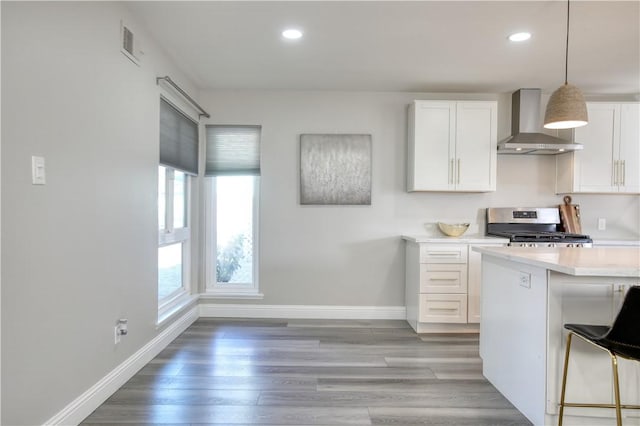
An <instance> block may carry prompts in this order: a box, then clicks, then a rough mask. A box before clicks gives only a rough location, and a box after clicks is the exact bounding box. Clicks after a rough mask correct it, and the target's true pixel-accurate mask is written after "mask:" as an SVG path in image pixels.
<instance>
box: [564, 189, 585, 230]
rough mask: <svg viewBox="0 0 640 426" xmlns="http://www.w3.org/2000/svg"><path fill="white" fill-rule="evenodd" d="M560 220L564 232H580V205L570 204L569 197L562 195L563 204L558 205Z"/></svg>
mask: <svg viewBox="0 0 640 426" xmlns="http://www.w3.org/2000/svg"><path fill="white" fill-rule="evenodd" d="M560 221H561V222H562V227H563V228H564V231H565V232H569V233H571V234H582V226H581V225H580V206H578V205H577V204H571V197H569V196H568V195H567V196H565V197H564V204H563V205H560Z"/></svg>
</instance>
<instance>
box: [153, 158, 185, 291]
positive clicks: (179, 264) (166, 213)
mask: <svg viewBox="0 0 640 426" xmlns="http://www.w3.org/2000/svg"><path fill="white" fill-rule="evenodd" d="M158 176H159V178H158V182H159V183H158V223H159V224H160V226H159V228H160V229H159V237H158V301H160V302H163V301H168V300H170V299H172V298H173V297H175V296H177V295H179V294H181V293H183V292H185V291H186V290H187V286H186V284H187V283H188V273H187V272H188V270H187V268H185V265H187V264H188V262H187V261H188V258H189V256H188V253H189V248H188V242H189V227H188V226H187V222H186V215H185V212H186V211H187V207H188V206H187V200H188V197H187V179H188V177H187V175H186V173H184V172H181V171H179V170H175V169H173V168H170V167H165V166H159V167H158Z"/></svg>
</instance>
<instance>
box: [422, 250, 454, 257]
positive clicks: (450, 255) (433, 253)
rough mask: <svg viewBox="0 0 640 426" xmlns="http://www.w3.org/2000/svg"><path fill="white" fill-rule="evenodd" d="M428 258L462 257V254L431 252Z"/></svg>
mask: <svg viewBox="0 0 640 426" xmlns="http://www.w3.org/2000/svg"><path fill="white" fill-rule="evenodd" d="M427 256H440V257H460V253H458V252H451V251H430V252H428V253H427Z"/></svg>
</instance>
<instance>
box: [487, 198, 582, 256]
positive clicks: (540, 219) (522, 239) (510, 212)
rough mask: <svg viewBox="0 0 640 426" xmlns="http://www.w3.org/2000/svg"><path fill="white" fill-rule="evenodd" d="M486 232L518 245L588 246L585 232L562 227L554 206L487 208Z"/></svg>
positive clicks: (511, 244) (510, 243)
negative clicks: (580, 232) (575, 231)
mask: <svg viewBox="0 0 640 426" xmlns="http://www.w3.org/2000/svg"><path fill="white" fill-rule="evenodd" d="M487 235H493V236H496V237H503V238H509V245H510V246H519V247H591V246H592V244H593V240H592V239H591V238H590V237H589V236H588V235H582V234H570V233H567V232H563V231H562V224H561V222H560V211H559V210H558V209H557V208H535V207H534V208H527V207H507V208H504V207H501V208H488V209H487Z"/></svg>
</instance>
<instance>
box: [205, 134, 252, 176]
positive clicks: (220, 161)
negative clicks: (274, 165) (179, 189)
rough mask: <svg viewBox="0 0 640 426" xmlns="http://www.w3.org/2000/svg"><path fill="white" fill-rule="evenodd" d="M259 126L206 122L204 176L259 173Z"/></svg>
mask: <svg viewBox="0 0 640 426" xmlns="http://www.w3.org/2000/svg"><path fill="white" fill-rule="evenodd" d="M260 131H261V126H239V125H208V126H207V156H206V167H205V176H230V175H254V176H259V175H260Z"/></svg>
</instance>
